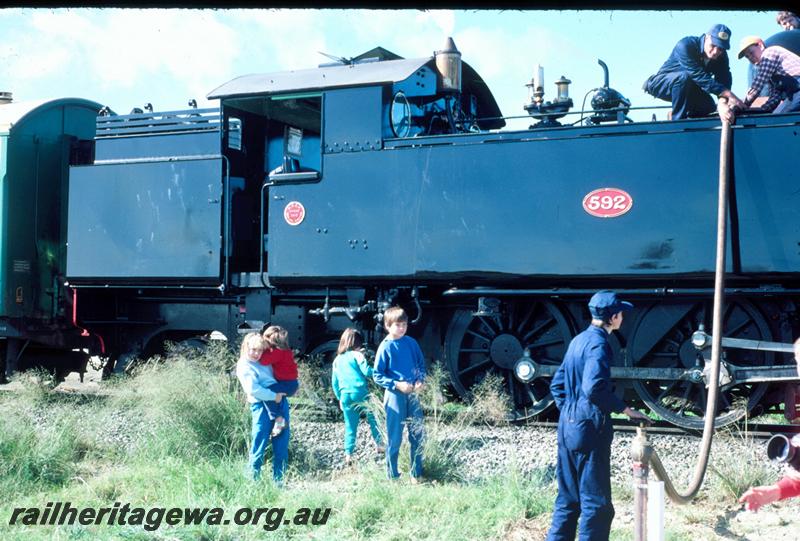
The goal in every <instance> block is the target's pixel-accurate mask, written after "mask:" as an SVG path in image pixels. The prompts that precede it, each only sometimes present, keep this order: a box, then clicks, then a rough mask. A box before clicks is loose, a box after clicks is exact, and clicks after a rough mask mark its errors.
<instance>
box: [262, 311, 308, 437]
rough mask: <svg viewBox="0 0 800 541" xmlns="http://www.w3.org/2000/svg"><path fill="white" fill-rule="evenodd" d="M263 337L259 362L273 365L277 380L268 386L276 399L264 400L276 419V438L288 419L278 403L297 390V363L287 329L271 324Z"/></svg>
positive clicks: (274, 428)
mask: <svg viewBox="0 0 800 541" xmlns="http://www.w3.org/2000/svg"><path fill="white" fill-rule="evenodd" d="M262 338H263V340H264V346H265V349H264V353H263V354H262V355H261V360H260V361H259V362H260V363H261V364H263V365H270V366H272V375H273V376H274V377H275V380H276V383H274V384H273V385H270V386H269V387H268V389H269V390H270V391H272V392H274V393H275V401H271V400H270V401H266V402H264V403H265V404H266V406H267V411H268V412H269V417H270V419H273V420H274V421H275V422H274V423H273V425H272V437H273V438H274V437H275V436H277V435H278V434H280V433H281V432H282V431H283V429H284V428H285V427H286V420H285V419H284V418H283V416H282V415H281V414H280V406H278V403H279V402H280V401H281V400H282V399H283V397H284V396H294V393H296V392H297V387H298V382H297V363H296V362H295V360H294V354H293V353H292V350H291V349H289V333H288V331H287V330H286V329H284V328H283V327H279V326H278V325H271V326H269V327H267V329H266V330H265V331H264V334H263V335H262Z"/></svg>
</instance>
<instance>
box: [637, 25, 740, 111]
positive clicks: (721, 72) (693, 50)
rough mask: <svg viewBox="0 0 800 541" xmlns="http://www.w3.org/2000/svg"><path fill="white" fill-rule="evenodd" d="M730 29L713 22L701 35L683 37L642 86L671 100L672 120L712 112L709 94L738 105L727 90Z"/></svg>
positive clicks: (651, 92) (658, 95) (657, 96)
mask: <svg viewBox="0 0 800 541" xmlns="http://www.w3.org/2000/svg"><path fill="white" fill-rule="evenodd" d="M730 47H731V30H730V28H728V27H727V26H725V25H724V24H717V25H714V26H713V27H711V29H710V30H709V31H708V32H706V33H705V34H703V35H701V36H687V37H685V38H683V39H681V40H680V41H678V43H677V44H676V45H675V48H673V49H672V53H671V54H670V55H669V58H667V61H666V62H664V65H662V66H661V67H660V68H659V70H658V73H656V74H655V75H651V76H650V77H648V79H647V81H645V82H644V86H643V87H642V89H643V90H644V91H645V92H647V93H648V94H650V95H651V96H654V97H656V98H658V99H661V100H665V101H669V102H672V120H679V119H681V118H693V117H703V116H708V115H709V114H711V113H713V112H714V111H716V109H717V106H716V105H715V104H714V100H713V99H712V98H711V94H714V95H715V96H719V97H720V99H723V100H726V101H727V105H728V106H729V107H733V106H741V100H740V99H739V98H737V97H736V95H734V93H733V92H731V83H732V82H733V77H732V76H731V69H730V66H729V64H728V53H727V52H725V51H727V50H728V49H730Z"/></svg>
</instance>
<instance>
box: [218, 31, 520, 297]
mask: <svg viewBox="0 0 800 541" xmlns="http://www.w3.org/2000/svg"><path fill="white" fill-rule="evenodd" d="M454 59H455V60H454ZM455 61H457V63H456V62H455ZM437 66H438V67H437ZM454 66H457V69H455V68H454ZM448 70H449V72H448ZM208 97H209V98H210V99H220V100H221V110H222V117H223V119H224V120H223V125H224V127H225V128H224V132H223V135H222V140H223V144H222V146H223V154H224V155H225V157H226V158H227V163H228V164H229V178H230V181H229V187H228V188H227V189H228V190H229V191H230V194H229V197H230V201H231V205H230V208H231V212H230V220H231V227H230V235H226V237H227V238H229V241H230V250H229V252H230V254H231V269H232V280H233V281H234V283H235V284H236V285H245V284H247V283H249V282H248V281H252V278H251V277H249V276H248V275H249V273H252V272H255V271H258V272H259V273H260V274H261V276H262V280H263V279H268V278H266V276H265V273H266V275H269V274H270V271H271V270H273V269H274V267H273V263H275V261H274V258H273V259H271V258H270V257H269V254H268V253H267V252H268V251H269V247H270V241H269V239H270V236H269V235H270V230H271V226H274V224H275V220H279V222H280V225H281V226H282V227H283V226H285V225H287V224H288V225H289V226H291V227H294V226H297V225H299V224H300V223H301V222H302V221H303V220H304V219H305V212H306V209H305V207H304V206H303V204H302V203H299V202H293V201H292V200H291V198H290V196H289V194H288V193H286V192H281V191H280V189H279V188H280V187H281V186H292V185H298V184H307V183H316V182H326V171H325V169H326V164H327V163H328V162H329V161H330V159H331V157H335V156H341V155H344V154H347V155H355V154H358V155H359V156H361V157H365V155H364V154H363V153H371V152H376V151H381V150H385V146H384V142H385V141H387V140H392V139H401V138H414V137H420V136H431V135H434V136H435V135H446V134H454V133H459V132H485V131H487V130H491V129H497V128H501V127H503V126H504V125H505V121H504V120H503V119H502V118H501V116H502V114H501V112H500V109H499V107H498V106H497V103H496V101H495V100H494V97H493V96H492V94H491V92H490V91H489V89H488V87H487V86H486V84H485V83H484V82H483V80H482V79H481V78H480V76H479V75H478V74H477V73H476V72H475V71H474V70H473V69H472V68H471V67H470V66H469V65H468V64H466V63H462V62H461V61H460V53H458V51H457V50H455V45H454V44H453V43H452V40H448V43H447V44H446V46H445V48H444V49H443V51H439V52H438V53H437V54H436V55H434V56H432V57H429V58H422V59H410V60H408V59H404V58H402V57H400V56H398V55H396V54H394V53H392V52H390V51H387V50H386V49H383V48H382V47H377V48H375V49H372V50H371V51H368V52H366V53H364V54H362V55H360V56H358V57H355V58H352V59H339V62H337V63H333V64H325V65H321V66H320V67H319V68H316V69H307V70H297V71H290V72H282V73H273V74H263V75H248V76H244V77H239V78H237V79H234V80H233V81H230V82H228V83H226V84H224V85H222V86H220V87H219V88H217V89H216V90H214V91H212V92H211V93H210V94H209V96H208ZM327 181H330V180H327ZM333 181H334V182H338V180H335V179H334V180H333ZM270 188H272V192H271V196H268V195H267V190H268V189H270ZM364 189H368V187H367V186H366V185H365V186H364ZM290 191H291V190H290ZM292 193H293V192H292ZM290 203H295V204H293V205H290ZM271 208H272V209H273V212H270V209H271ZM277 211H281V215H280V216H277V217H276V216H274V215H273V214H275V213H276V212H277ZM316 229H317V230H319V231H326V228H325V227H320V228H316ZM259 239H262V241H263V243H262V242H259ZM350 240H351V242H350V244H351V245H352V244H353V242H352V239H350ZM365 242H366V241H365ZM278 264H279V263H278Z"/></svg>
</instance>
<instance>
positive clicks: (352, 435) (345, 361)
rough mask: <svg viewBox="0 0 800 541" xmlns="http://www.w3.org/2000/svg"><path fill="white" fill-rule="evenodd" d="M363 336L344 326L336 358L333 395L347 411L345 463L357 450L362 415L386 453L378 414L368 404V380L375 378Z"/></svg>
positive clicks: (374, 437) (380, 449) (376, 441)
mask: <svg viewBox="0 0 800 541" xmlns="http://www.w3.org/2000/svg"><path fill="white" fill-rule="evenodd" d="M363 345H364V338H363V337H362V336H361V333H360V332H359V331H358V330H356V329H353V328H348V329H345V331H344V332H343V333H342V337H341V338H340V339H339V348H338V349H337V351H336V353H338V355H337V356H336V358H335V359H334V360H333V371H332V374H331V384H332V385H333V394H334V395H336V400H338V401H339V405H340V406H341V408H342V413H344V454H345V463H347V464H350V463H351V462H352V458H353V452H354V451H355V449H356V436H357V435H358V422H359V418H360V417H361V414H362V413H363V414H364V415H365V416H366V417H367V423H368V424H369V429H370V432H372V438H373V439H374V440H375V450H376V451H377V452H379V453H383V452H384V448H383V446H382V445H381V434H380V432H379V431H378V425H377V423H376V422H375V416H374V415H373V414H372V412H371V411H370V410H369V408H368V407H367V405H366V401H367V397H369V387H368V386H367V382H368V381H369V379H370V378H371V377H372V367H371V366H370V365H369V363H367V359H366V357H364V353H363V349H362V348H363Z"/></svg>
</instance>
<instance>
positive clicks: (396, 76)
mask: <svg viewBox="0 0 800 541" xmlns="http://www.w3.org/2000/svg"><path fill="white" fill-rule="evenodd" d="M374 51H385V53H388V54H385V53H384V54H380V55H378V56H377V57H367V58H365V59H364V60H362V58H364V57H365V55H367V54H369V53H370V52H374ZM370 52H368V53H364V54H363V55H360V56H359V57H356V58H354V59H351V60H350V61H349V62H348V63H337V64H334V65H323V66H320V67H318V68H311V69H302V70H291V71H281V72H275V73H264V74H251V75H243V76H241V77H237V78H236V79H233V80H231V81H229V82H227V83H225V84H223V85H221V86H219V87H217V88H215V89H214V90H212V91H211V92H210V93H209V94H208V96H206V97H207V98H208V99H226V98H234V97H236V98H238V97H246V96H268V95H272V94H282V93H288V92H299V91H314V90H317V91H321V90H326V89H331V88H347V87H355V86H369V85H382V84H389V83H392V84H393V83H398V82H401V81H404V80H405V79H407V78H409V77H411V76H412V75H413V74H414V73H415V72H416V71H417V70H418V69H420V68H422V67H424V66H429V67H430V68H431V69H434V70H435V69H436V68H435V60H434V58H433V57H428V58H412V59H405V58H400V57H397V55H394V53H390V52H389V51H386V50H385V49H382V48H380V47H379V48H376V49H373V50H372V51H370ZM393 57H396V58H395V59H391V58H393ZM373 58H374V59H373ZM381 58H390V59H388V60H382V59H381ZM359 60H361V61H359ZM461 79H462V90H463V92H464V93H465V94H472V95H474V96H475V97H476V98H477V100H478V110H479V111H481V117H484V120H482V121H480V124H481V128H483V129H496V128H502V127H503V126H505V120H503V119H502V118H498V117H502V113H501V112H500V107H499V106H498V105H497V102H496V101H495V99H494V96H493V95H492V93H491V91H490V90H489V87H488V86H487V85H486V83H485V82H484V81H483V79H481V76H480V75H478V73H477V72H476V71H475V70H474V69H473V68H472V67H471V66H470V65H469V64H467V63H466V62H462V68H461Z"/></svg>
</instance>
